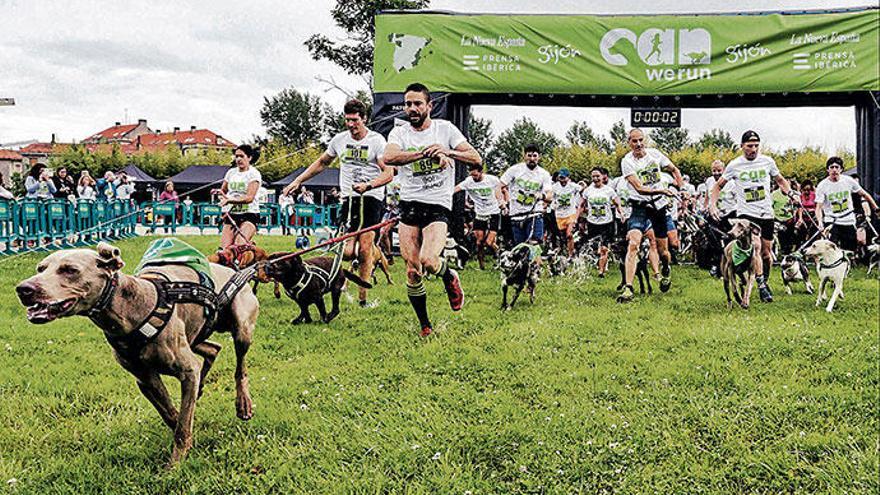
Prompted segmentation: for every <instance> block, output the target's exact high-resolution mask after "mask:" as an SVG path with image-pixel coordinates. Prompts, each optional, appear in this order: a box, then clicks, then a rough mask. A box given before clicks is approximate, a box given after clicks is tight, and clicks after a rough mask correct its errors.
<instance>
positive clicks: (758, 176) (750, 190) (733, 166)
mask: <svg viewBox="0 0 880 495" xmlns="http://www.w3.org/2000/svg"><path fill="white" fill-rule="evenodd" d="M777 175H779V168H778V167H777V166H776V162H775V161H774V160H773V159H772V158H770V157H769V156H767V155H762V154H760V153H758V156H756V157H755V159H754V160H747V159H746V157H744V156H738V157H736V158H734V159H733V160H731V161H730V163H728V164H727V167H725V169H724V173H722V174H721V177H723V178H724V179H726V180H728V181H735V182H736V213H737V215H748V216H750V217H754V218H766V219H772V218H774V216H773V198H771V197H770V192H771V191H770V180H771V179H773V178H774V177H776V176H777Z"/></svg>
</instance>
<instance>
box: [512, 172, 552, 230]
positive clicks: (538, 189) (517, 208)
mask: <svg viewBox="0 0 880 495" xmlns="http://www.w3.org/2000/svg"><path fill="white" fill-rule="evenodd" d="M501 183H502V184H504V185H505V186H507V188H508V190H509V192H510V216H511V217H514V219H515V220H521V219H522V218H525V217H526V216H532V215H540V214H542V213H544V204H543V201H542V200H541V199H539V198H536V197H535V195H540V194H544V195H546V194H547V193H549V192H550V191H552V190H553V178H552V177H551V176H550V172H547V171H546V170H544V168H543V167H541V166H540V165H537V166H535V168H534V169H529V167H528V166H527V165H526V164H525V163H517V164H516V165H514V166H512V167H510V168H509V169H507V170H506V171H505V172H504V174H502V175H501ZM536 203H539V204H537V206H536Z"/></svg>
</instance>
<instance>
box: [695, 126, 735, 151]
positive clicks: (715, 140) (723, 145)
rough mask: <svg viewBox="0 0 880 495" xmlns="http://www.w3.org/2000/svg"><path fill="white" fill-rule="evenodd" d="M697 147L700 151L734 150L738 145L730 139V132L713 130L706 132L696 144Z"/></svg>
mask: <svg viewBox="0 0 880 495" xmlns="http://www.w3.org/2000/svg"><path fill="white" fill-rule="evenodd" d="M695 146H696V147H697V149H698V150H704V149H708V148H717V149H734V148H735V147H736V143H735V142H734V141H733V138H732V137H730V133H729V132H727V131H725V130H723V129H712V130H711V131H706V132H704V133H703V134H702V135H701V136H700V139H698V140H697V142H696V143H695Z"/></svg>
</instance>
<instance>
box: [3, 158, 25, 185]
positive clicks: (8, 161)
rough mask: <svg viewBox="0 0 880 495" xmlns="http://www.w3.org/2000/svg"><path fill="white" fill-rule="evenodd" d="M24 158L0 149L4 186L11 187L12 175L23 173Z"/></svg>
mask: <svg viewBox="0 0 880 495" xmlns="http://www.w3.org/2000/svg"><path fill="white" fill-rule="evenodd" d="M23 163H24V157H23V156H21V154H20V153H18V152H16V151H12V150H3V149H0V174H3V186H4V187H11V185H12V180H11V179H10V178H11V177H12V174H14V173H19V174H21V173H22V167H23Z"/></svg>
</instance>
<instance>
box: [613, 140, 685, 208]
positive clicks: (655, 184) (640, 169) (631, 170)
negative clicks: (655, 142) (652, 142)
mask: <svg viewBox="0 0 880 495" xmlns="http://www.w3.org/2000/svg"><path fill="white" fill-rule="evenodd" d="M670 165H672V161H670V160H669V158H667V157H666V155H664V154H663V153H661V152H660V151H659V150H656V149H654V148H645V155H644V156H642V157H641V158H636V157H635V155H633V152H632V151H630V152H629V153H627V154H626V156H624V157H623V159H622V160H620V171H621V175H623V178H624V180H627V177H629V176H630V175H635V176H636V178H638V179H639V182H641V183H642V185H643V186H645V187H649V188H651V190H653V191H660V190H662V189H665V188H666V187H665V186H664V185H663V180H662V178H661V176H660V174H661V173H662V172H663V169H664V168H665V167H668V166H670ZM629 199H632V200H635V201H648V202H650V201H653V202H654V207H655V208H663V207H665V206H666V204H667V202H666V196H664V195H654V196H645V195H642V194H639V193H638V192H636V191H635V190H634V189H633V190H632V191H631V192H630V196H629Z"/></svg>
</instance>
